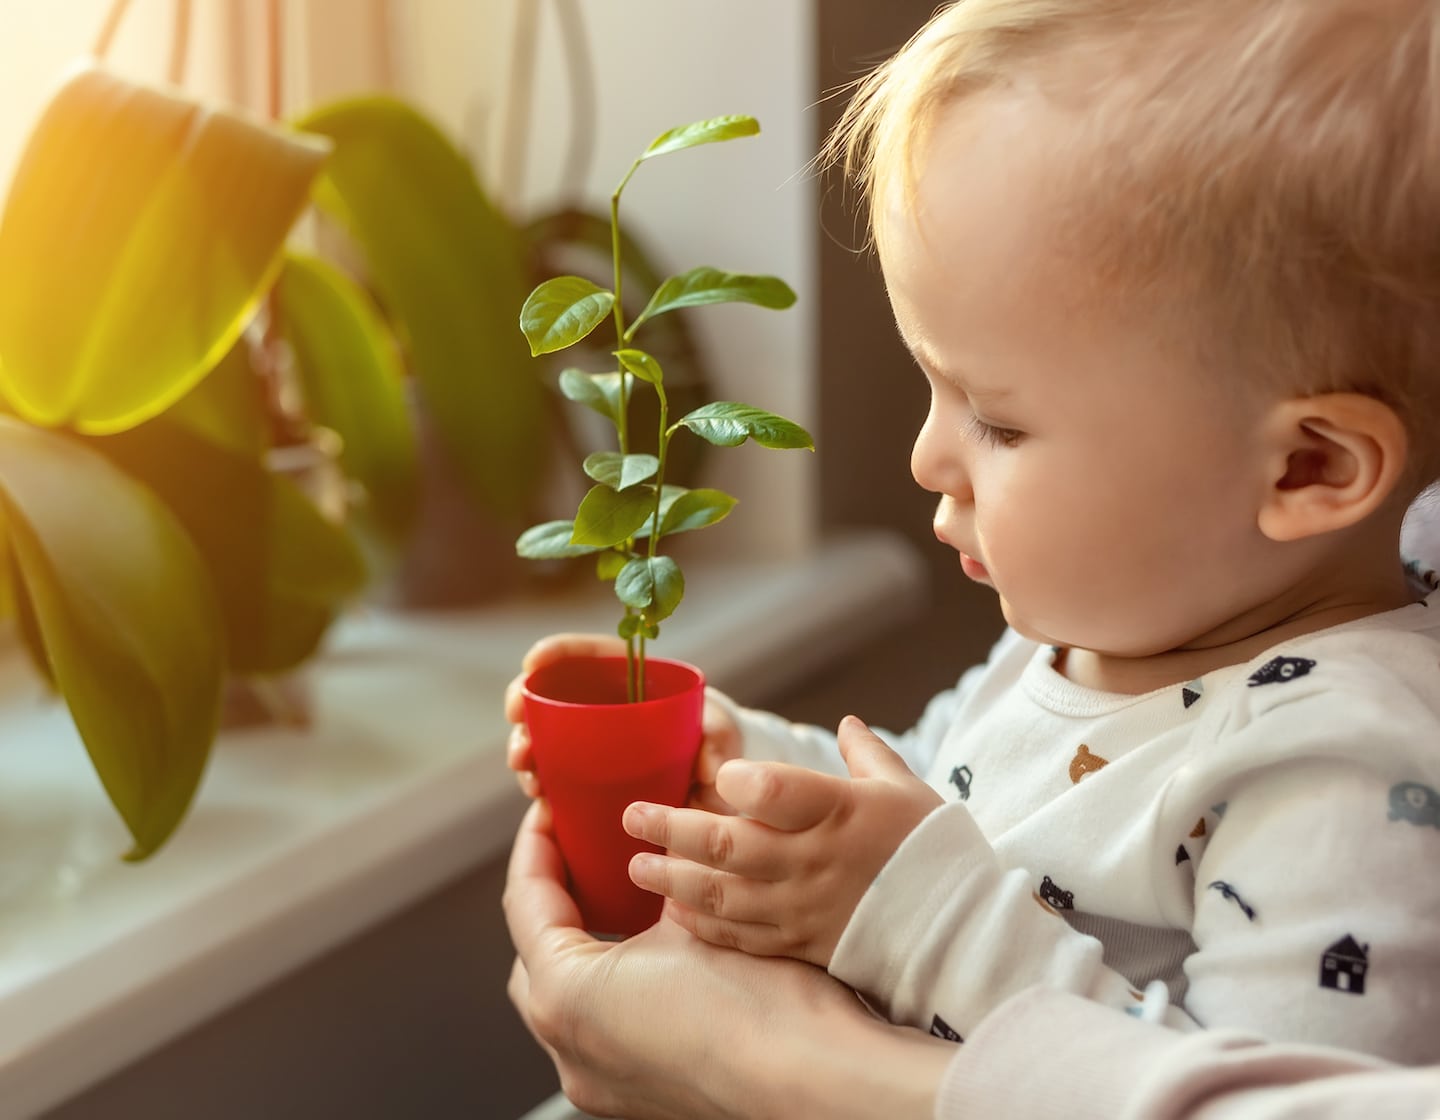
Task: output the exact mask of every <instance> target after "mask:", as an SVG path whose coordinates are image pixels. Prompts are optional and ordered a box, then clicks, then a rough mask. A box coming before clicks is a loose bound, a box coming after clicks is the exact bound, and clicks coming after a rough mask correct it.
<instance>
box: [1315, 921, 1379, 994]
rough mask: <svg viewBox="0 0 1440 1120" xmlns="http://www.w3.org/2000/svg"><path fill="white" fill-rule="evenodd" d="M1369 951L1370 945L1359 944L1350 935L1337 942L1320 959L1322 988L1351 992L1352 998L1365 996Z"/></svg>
mask: <svg viewBox="0 0 1440 1120" xmlns="http://www.w3.org/2000/svg"><path fill="white" fill-rule="evenodd" d="M1369 950H1370V946H1369V945H1359V944H1357V943H1356V941H1355V938H1354V937H1352V936H1350V935H1348V934H1347V935H1346V936H1345V937H1342V938H1341V939H1340V940H1339V941H1337V942H1335V944H1334V945H1331V946H1330V948H1328V949H1326V950H1325V955H1324V956H1322V957H1321V958H1320V986H1321V987H1322V988H1333V989H1335V991H1337V992H1349V993H1350V994H1351V995H1352V996H1363V995H1364V994H1365V970H1366V968H1368V967H1369V958H1368V956H1367V955H1366V954H1367V953H1368V952H1369Z"/></svg>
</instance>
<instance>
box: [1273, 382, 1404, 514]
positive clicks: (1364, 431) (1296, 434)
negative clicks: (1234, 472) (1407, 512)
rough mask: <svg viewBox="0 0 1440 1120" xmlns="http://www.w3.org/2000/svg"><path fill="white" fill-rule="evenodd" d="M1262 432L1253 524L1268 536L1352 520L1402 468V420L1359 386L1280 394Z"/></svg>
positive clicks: (1372, 506)
mask: <svg viewBox="0 0 1440 1120" xmlns="http://www.w3.org/2000/svg"><path fill="white" fill-rule="evenodd" d="M1265 433H1266V438H1267V439H1268V440H1269V443H1270V452H1269V454H1268V455H1267V458H1266V465H1267V470H1268V471H1269V478H1268V480H1267V489H1266V493H1265V495H1264V501H1263V503H1262V505H1261V509H1260V517H1259V526H1260V531H1261V532H1262V533H1264V534H1265V535H1266V536H1267V537H1269V538H1270V539H1271V540H1273V541H1295V540H1301V539H1303V538H1305V537H1313V536H1319V535H1321V534H1322V533H1330V532H1334V531H1336V530H1338V529H1346V528H1349V527H1350V526H1352V525H1355V524H1358V523H1359V522H1361V521H1363V520H1364V519H1365V518H1367V517H1369V516H1370V515H1371V514H1372V513H1374V512H1375V511H1376V510H1377V509H1379V508H1380V507H1381V506H1383V505H1384V504H1385V503H1386V502H1387V501H1388V500H1389V499H1390V498H1391V496H1392V495H1393V494H1394V492H1395V487H1396V486H1397V485H1398V484H1399V482H1400V480H1401V479H1402V478H1403V477H1404V474H1405V456H1406V452H1407V449H1408V446H1409V439H1408V437H1407V436H1406V433H1405V424H1404V422H1403V421H1402V420H1401V419H1400V417H1399V415H1398V414H1397V413H1396V412H1395V410H1394V409H1393V408H1391V407H1390V406H1389V405H1387V404H1385V403H1384V402H1382V401H1378V400H1376V399H1375V398H1374V397H1367V396H1365V395H1363V394H1361V393H1322V394H1320V395H1319V396H1314V397H1297V398H1292V399H1289V400H1284V401H1281V402H1279V403H1278V404H1276V405H1274V406H1273V408H1272V410H1271V414H1270V417H1269V420H1268V421H1267V424H1266V427H1265Z"/></svg>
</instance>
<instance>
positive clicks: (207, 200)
mask: <svg viewBox="0 0 1440 1120" xmlns="http://www.w3.org/2000/svg"><path fill="white" fill-rule="evenodd" d="M328 147H329V145H328V144H326V143H325V142H324V141H322V140H320V139H319V138H318V137H304V136H301V135H299V134H297V133H295V132H293V131H290V130H287V129H280V128H277V127H274V126H270V125H266V124H262V123H259V122H258V121H255V120H252V119H250V118H248V117H243V118H242V117H241V116H239V115H238V114H234V113H230V112H228V111H226V110H224V109H221V108H218V107H216V106H202V105H200V104H198V103H197V102H195V101H192V100H189V99H187V98H184V97H181V96H179V95H178V94H176V93H174V92H172V91H167V90H161V89H155V88H150V87H146V86H141V85H137V84H136V83H134V82H131V81H128V80H126V79H123V78H120V77H117V76H116V75H114V74H110V73H107V72H106V71H104V70H101V69H96V68H94V67H89V68H86V69H83V70H81V71H79V72H78V73H76V74H75V75H74V76H72V77H71V78H70V79H69V80H68V81H66V82H65V84H64V85H62V86H61V87H60V89H59V90H58V91H57V92H56V94H55V95H54V97H53V98H52V99H51V101H50V103H49V105H48V106H47V107H46V109H45V112H44V113H43V115H42V116H41V118H40V121H39V123H38V124H37V125H36V126H35V130H34V132H33V133H32V135H31V137H30V140H29V143H28V144H27V146H26V148H25V151H24V153H23V155H22V157H21V160H20V164H19V166H18V168H17V170H16V172H15V176H14V181H13V182H12V184H11V187H10V194H9V198H8V201H7V202H6V205H5V211H4V216H3V219H0V390H3V392H4V395H5V398H6V400H7V401H8V403H9V404H10V406H12V407H13V408H14V409H15V411H16V412H17V413H18V414H19V415H20V416H22V417H24V418H25V419H26V420H29V421H31V422H32V423H35V424H40V425H44V426H46V427H59V426H67V427H73V428H75V429H77V430H79V431H83V432H96V433H98V432H114V431H121V430H123V429H125V428H129V427H133V426H134V425H136V424H138V423H141V422H142V421H144V420H146V419H148V418H150V417H151V416H154V415H156V414H157V413H159V412H161V411H162V410H163V409H165V408H166V407H168V406H169V405H171V404H173V403H174V402H175V401H176V400H178V399H179V398H180V397H181V396H183V395H184V394H185V393H186V392H187V391H189V390H190V388H191V387H192V386H194V385H195V384H196V382H198V381H199V380H200V379H201V378H202V377H203V376H204V375H205V373H206V372H207V371H208V370H209V369H210V368H211V367H212V366H214V365H215V363H216V362H217V361H219V360H220V358H221V356H223V355H224V354H225V353H226V352H227V351H228V350H229V349H230V348H231V346H232V345H234V343H235V341H236V339H237V338H239V337H240V333H241V331H242V330H243V329H244V326H245V324H246V322H247V321H248V320H249V319H250V318H251V316H252V315H253V314H254V311H255V309H256V307H257V306H258V305H259V302H260V299H261V297H262V295H263V294H264V292H265V290H266V289H267V288H268V287H269V285H270V282H271V280H272V279H273V278H274V276H275V273H276V270H277V269H278V268H279V265H280V251H281V249H282V247H283V245H284V242H285V237H286V234H287V233H288V232H289V229H290V227H291V226H292V225H293V224H294V222H295V219H296V218H297V217H299V215H300V212H301V211H302V210H303V209H304V207H305V205H306V203H307V201H308V196H309V191H310V185H311V182H312V181H313V180H314V178H315V176H316V174H317V173H318V172H319V170H320V165H321V163H322V162H323V161H324V159H325V153H326V150H327V149H328Z"/></svg>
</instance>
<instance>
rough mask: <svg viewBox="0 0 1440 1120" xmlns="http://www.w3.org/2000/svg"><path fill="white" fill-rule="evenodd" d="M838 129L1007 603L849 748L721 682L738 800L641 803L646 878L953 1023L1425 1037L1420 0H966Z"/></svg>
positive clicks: (869, 90)
mask: <svg viewBox="0 0 1440 1120" xmlns="http://www.w3.org/2000/svg"><path fill="white" fill-rule="evenodd" d="M828 153H829V154H830V155H831V156H832V157H834V158H842V159H843V160H844V161H845V163H846V166H847V168H848V169H849V170H850V172H851V173H852V174H853V175H854V176H855V177H856V179H857V180H858V182H859V183H860V185H861V187H862V189H863V191H864V194H865V198H866V200H867V202H868V206H869V214H870V220H871V229H872V232H873V238H874V243H875V247H876V250H877V252H878V254H879V259H880V263H881V266H882V269H883V271H884V275H885V280H886V284H887V287H888V291H889V296H890V300H891V304H892V307H893V310H894V314H895V320H896V324H897V326H898V328H899V332H900V335H901V337H902V339H903V340H904V342H905V344H906V345H907V347H908V348H909V349H910V351H911V353H912V354H913V355H914V357H915V361H916V364H917V365H918V366H919V368H920V370H921V372H922V373H923V374H924V376H925V378H926V380H927V381H928V383H929V385H930V391H931V404H930V411H929V415H928V416H927V418H926V420H925V423H924V425H923V427H922V428H921V430H920V432H919V435H918V436H917V438H916V441H915V446H914V452H913V457H912V471H913V473H914V476H915V479H916V481H917V482H918V483H919V484H920V485H921V486H922V487H924V488H925V489H926V490H929V491H932V492H934V493H935V494H936V495H938V497H939V501H938V505H937V509H936V514H935V532H936V535H937V536H938V537H939V538H940V540H941V541H943V542H944V543H945V544H947V545H949V546H950V547H951V548H953V549H954V550H955V552H956V554H957V556H958V566H959V568H960V570H961V572H963V574H964V575H965V576H967V577H968V578H970V579H972V580H976V581H979V582H981V583H984V584H986V585H988V586H991V587H993V588H994V589H995V592H996V594H997V595H998V596H999V597H1000V603H1001V606H1002V608H1003V611H1004V615H1005V619H1006V621H1007V623H1008V628H1007V631H1006V633H1005V634H1004V636H1003V637H1002V638H1001V639H1000V641H999V642H998V644H997V645H996V646H995V648H994V650H993V652H992V653H991V656H990V658H989V660H988V661H987V662H986V664H984V665H983V666H980V667H977V668H975V669H972V670H971V671H969V672H968V673H966V674H965V675H964V676H963V677H962V678H961V680H960V682H959V683H958V685H957V686H956V687H955V688H954V689H952V690H950V691H947V692H945V693H942V694H941V695H940V696H938V697H936V698H935V699H934V700H933V701H932V702H931V703H930V705H929V706H928V708H927V709H926V711H925V713H924V715H923V716H922V718H921V720H920V722H919V723H918V724H917V725H916V727H915V728H914V729H912V730H911V731H910V732H908V733H907V734H905V735H904V736H901V737H898V738H895V739H894V741H893V743H892V744H889V745H887V743H886V742H885V741H884V740H882V738H880V737H878V736H876V735H875V734H873V733H871V732H870V731H869V730H868V729H867V728H865V726H864V725H863V724H861V723H860V722H859V721H858V720H856V719H854V718H853V717H847V719H846V720H845V721H843V722H842V723H841V725H840V730H839V735H838V748H839V750H838V758H837V752H836V749H835V748H836V745H837V739H836V738H835V737H832V736H829V735H827V734H826V733H825V732H823V731H821V730H819V729H817V728H808V727H800V726H796V725H792V724H789V723H786V722H785V721H783V720H781V719H779V718H778V717H775V716H772V715H767V714H765V713H760V712H754V711H749V710H746V709H742V708H740V707H738V706H737V705H735V704H734V703H733V702H732V701H731V700H729V699H728V698H727V697H724V696H722V695H720V694H718V693H715V694H712V702H713V703H712V708H713V710H712V712H711V717H710V724H709V726H710V731H709V741H708V743H707V750H706V753H705V755H704V759H705V762H704V764H703V766H702V769H701V772H700V773H699V775H698V777H699V778H700V779H701V781H702V782H703V783H707V784H708V783H709V782H710V781H711V780H712V779H713V785H714V789H713V790H707V791H705V793H704V795H703V796H702V798H701V801H700V804H702V805H711V806H717V805H718V804H719V802H718V801H717V800H716V795H718V799H719V801H723V802H724V803H725V804H726V805H728V806H729V807H730V808H732V809H733V810H734V811H736V812H737V813H738V814H739V815H724V814H722V813H717V812H710V811H707V810H706V809H702V808H689V809H670V808H665V807H661V806H653V805H644V804H637V805H634V806H632V807H631V808H630V809H629V810H628V812H627V814H626V827H627V829H628V830H629V831H630V832H631V833H632V834H634V835H636V836H638V837H640V838H643V839H645V840H648V841H651V842H653V843H656V844H659V845H661V846H662V847H665V848H667V849H668V853H667V854H666V855H663V856H660V855H655V856H650V855H646V856H638V857H636V860H635V862H634V863H633V864H632V868H631V873H632V877H633V878H634V879H635V881H636V882H637V883H639V884H640V885H641V886H644V887H646V888H648V889H650V890H653V891H657V892H659V893H661V894H663V895H665V896H667V897H668V898H670V899H671V900H673V902H674V904H675V905H673V906H672V907H671V908H670V909H671V913H672V915H673V916H674V917H675V918H676V919H677V920H678V921H680V922H681V923H682V924H684V925H686V926H687V927H688V928H690V929H691V930H693V931H694V932H695V933H696V934H697V935H699V936H700V937H702V938H704V939H706V940H709V941H712V942H716V943H718V944H722V945H727V946H733V947H736V948H739V949H742V950H745V951H747V952H751V953H758V954H766V955H786V956H793V957H796V958H799V959H802V960H807V961H810V962H812V963H814V964H816V965H819V966H821V967H824V968H827V969H829V971H830V972H831V973H832V974H834V975H835V976H836V977H838V978H840V979H841V980H843V981H845V982H846V983H848V984H849V985H850V986H852V987H853V988H855V989H856V990H857V991H859V992H861V993H862V994H863V995H865V996H866V997H867V999H868V1000H869V1001H870V1002H871V1003H872V1005H873V1006H875V1007H876V1008H877V1009H878V1010H880V1011H881V1012H882V1013H883V1014H885V1015H886V1016H887V1017H888V1018H890V1019H891V1020H892V1021H894V1022H897V1023H903V1024H909V1025H913V1026H916V1027H919V1028H921V1029H925V1030H929V1031H931V1032H932V1033H935V1034H938V1035H941V1036H943V1037H946V1038H952V1039H956V1040H961V1039H963V1037H964V1036H965V1035H966V1034H967V1033H968V1032H969V1031H970V1030H972V1029H973V1028H974V1027H975V1025H976V1024H978V1023H979V1022H980V1020H981V1019H983V1018H984V1016H985V1015H986V1013H987V1012H988V1011H990V1010H991V1009H993V1008H994V1007H996V1006H997V1005H998V1004H1000V1003H1001V1002H1003V1001H1004V1000H1006V999H1007V998H1008V997H1010V996H1012V995H1014V994H1015V993H1016V992H1018V991H1019V990H1021V989H1023V988H1027V987H1031V986H1034V985H1043V986H1047V987H1051V988H1060V989H1065V990H1069V991H1071V992H1075V993H1078V994H1080V995H1082V996H1085V997H1087V998H1089V999H1091V1000H1094V1001H1097V1002H1100V1003H1103V1004H1107V1005H1109V1006H1112V1007H1114V1008H1116V1009H1117V1011H1127V1012H1130V1013H1132V1014H1140V1015H1141V1016H1142V1017H1145V1018H1153V1019H1159V1020H1163V1021H1165V1022H1168V1023H1170V1024H1172V1025H1176V1026H1181V1027H1193V1026H1196V1025H1199V1026H1221V1025H1224V1026H1232V1027H1244V1028H1249V1029H1253V1030H1258V1031H1260V1032H1262V1033H1264V1034H1266V1035H1269V1036H1271V1037H1275V1038H1283V1039H1297V1040H1308V1041H1315V1042H1325V1043H1331V1044H1335V1045H1340V1046H1344V1047H1347V1048H1351V1049H1357V1050H1364V1051H1369V1052H1372V1053H1376V1054H1379V1055H1383V1056H1385V1057H1388V1058H1391V1059H1396V1060H1399V1061H1402V1062H1422V1061H1423V1062H1435V1061H1440V875H1437V874H1436V870H1435V869H1436V867H1437V866H1440V610H1435V609H1431V608H1432V607H1435V606H1440V600H1437V599H1434V598H1431V599H1429V600H1428V605H1427V598H1426V596H1427V595H1428V593H1429V588H1428V587H1427V586H1425V585H1424V583H1423V581H1422V580H1419V579H1416V578H1414V577H1415V576H1416V574H1417V573H1416V572H1415V571H1414V570H1413V569H1412V570H1411V571H1409V572H1407V570H1406V568H1405V566H1404V565H1403V564H1402V561H1401V558H1400V556H1399V539H1400V528H1401V523H1402V519H1403V518H1404V515H1405V512H1406V509H1407V507H1408V506H1409V505H1410V503H1411V501H1412V500H1413V499H1414V498H1415V497H1416V495H1417V494H1419V493H1420V492H1421V490H1422V489H1423V488H1424V487H1425V486H1426V484H1428V483H1429V482H1430V481H1432V480H1434V479H1436V478H1437V477H1440V438H1436V435H1435V433H1436V432H1437V431H1440V2H1437V0H963V2H960V3H956V4H953V5H951V6H949V7H947V8H944V9H943V10H942V11H940V12H939V13H938V14H937V15H936V16H935V18H934V19H933V20H932V21H931V22H930V23H929V24H928V25H927V26H926V27H925V28H924V29H923V30H922V31H921V32H920V33H919V34H917V35H916V36H915V38H914V39H912V41H911V42H910V43H909V44H908V45H907V46H906V47H905V48H904V49H903V50H901V51H900V52H899V53H898V54H897V55H896V56H895V57H894V58H892V59H891V60H890V61H889V62H887V63H886V64H884V65H883V66H882V67H881V68H880V69H879V70H877V71H876V72H875V73H874V74H873V75H871V76H870V77H869V78H868V79H866V80H865V82H864V83H863V84H862V85H861V87H860V89H859V91H858V93H857V96H856V98H855V99H854V100H853V102H852V103H851V105H850V107H849V108H848V110H847V112H846V114H845V116H844V118H843V119H842V121H841V124H840V126H839V129H838V131H837V133H836V134H835V135H834V136H833V137H832V139H831V142H830V145H829V147H828ZM1432 582H1433V580H1432ZM564 644H565V643H564V642H560V643H551V644H550V645H549V646H547V647H541V648H540V649H537V651H535V652H534V653H532V662H533V661H534V660H536V659H543V658H545V657H548V656H551V655H553V653H554V652H556V651H557V649H558V648H559V647H560V646H563V645H564ZM892 747H893V749H892ZM897 752H898V753H897ZM727 755H743V758H739V759H732V760H731V761H728V762H725V763H724V765H722V766H720V767H719V768H718V771H715V770H714V764H715V762H716V760H717V759H719V758H722V757H724V756H727ZM527 759H528V753H527V744H526V742H525V740H524V736H523V730H521V731H519V732H517V736H516V738H515V740H514V742H513V743H512V757H511V764H512V766H515V767H516V768H517V769H521V770H524V769H528V765H527ZM842 759H843V766H841V765H839V760H842ZM826 771H829V772H826ZM917 775H924V776H925V779H924V780H921V778H920V777H917ZM532 792H533V790H532Z"/></svg>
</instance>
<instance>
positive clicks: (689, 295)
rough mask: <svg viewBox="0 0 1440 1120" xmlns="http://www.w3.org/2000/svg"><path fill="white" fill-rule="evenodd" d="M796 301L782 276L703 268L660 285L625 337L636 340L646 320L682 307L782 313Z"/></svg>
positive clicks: (672, 278)
mask: <svg viewBox="0 0 1440 1120" xmlns="http://www.w3.org/2000/svg"><path fill="white" fill-rule="evenodd" d="M794 302H795V293H794V292H793V291H792V290H791V289H790V285H788V284H787V283H785V281H784V280H781V279H780V278H779V277H776V276H744V275H741V274H739V273H735V272H722V271H721V270H720V269H718V268H711V267H710V266H709V265H701V266H700V267H699V268H692V269H691V270H690V271H689V272H686V273H684V274H683V275H681V276H672V277H670V278H669V279H668V280H666V281H665V283H663V284H661V285H660V287H659V288H657V289H656V290H655V294H654V295H653V296H651V297H650V302H649V303H648V304H646V305H645V310H644V311H642V312H640V314H639V315H638V316H636V318H635V321H634V322H633V323H631V324H630V326H629V327H627V328H626V330H625V337H626V338H631V337H633V336H634V334H635V332H636V331H638V330H639V329H640V326H641V324H642V323H644V322H645V321H646V320H647V319H653V318H654V317H655V316H656V315H663V314H664V313H665V312H667V311H675V310H677V309H678V308H681V307H700V306H702V305H703V304H708V303H754V304H758V305H759V306H760V307H769V308H772V309H774V310H776V311H781V310H784V309H785V308H787V307H789V306H790V305H791V304H793V303H794Z"/></svg>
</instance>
